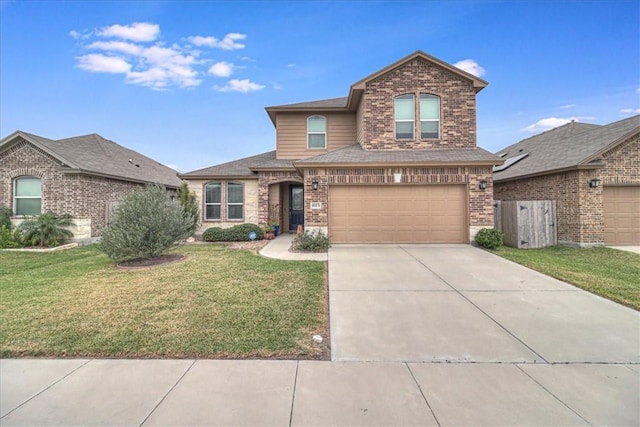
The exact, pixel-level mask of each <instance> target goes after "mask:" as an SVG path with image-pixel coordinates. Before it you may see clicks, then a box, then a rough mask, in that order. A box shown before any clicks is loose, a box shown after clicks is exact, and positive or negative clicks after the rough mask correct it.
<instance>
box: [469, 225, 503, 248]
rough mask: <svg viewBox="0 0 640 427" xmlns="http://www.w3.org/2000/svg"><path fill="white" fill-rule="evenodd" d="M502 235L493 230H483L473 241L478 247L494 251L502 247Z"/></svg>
mask: <svg viewBox="0 0 640 427" xmlns="http://www.w3.org/2000/svg"><path fill="white" fill-rule="evenodd" d="M503 238H504V234H502V232H500V231H499V230H496V229H495V228H483V229H481V230H480V231H478V234H476V238H475V241H476V243H477V244H478V245H480V246H482V247H483V248H487V249H496V248H498V247H500V246H502V243H503Z"/></svg>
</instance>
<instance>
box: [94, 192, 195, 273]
mask: <svg viewBox="0 0 640 427" xmlns="http://www.w3.org/2000/svg"><path fill="white" fill-rule="evenodd" d="M192 226H193V223H192V221H191V218H190V217H187V216H185V215H184V211H183V210H182V206H181V205H180V204H179V203H177V202H175V201H172V200H171V198H170V197H169V195H168V194H167V191H166V189H165V188H164V187H163V186H161V185H148V186H146V187H145V188H142V189H139V190H134V191H132V192H130V193H128V194H127V195H126V196H125V197H124V199H123V200H122V202H121V203H120V204H119V205H118V207H117V208H116V209H115V210H114V212H113V215H112V217H111V218H110V222H109V224H107V226H106V227H105V228H104V229H103V230H102V244H101V248H102V250H103V251H104V252H105V253H106V254H107V256H109V258H111V259H113V260H114V261H122V260H127V259H136V258H156V257H159V256H160V255H162V253H163V252H165V251H166V250H167V249H169V248H171V247H174V246H177V245H178V244H179V242H180V240H183V239H186V238H187V237H189V235H190V234H189V229H190V227H192Z"/></svg>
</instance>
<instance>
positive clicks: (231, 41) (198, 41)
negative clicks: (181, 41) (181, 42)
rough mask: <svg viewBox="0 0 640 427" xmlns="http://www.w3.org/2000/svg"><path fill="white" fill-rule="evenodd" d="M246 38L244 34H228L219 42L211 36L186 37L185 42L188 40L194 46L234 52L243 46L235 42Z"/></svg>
mask: <svg viewBox="0 0 640 427" xmlns="http://www.w3.org/2000/svg"><path fill="white" fill-rule="evenodd" d="M246 37H247V36H246V34H240V33H229V34H227V35H226V36H224V38H223V39H222V40H219V39H217V38H215V37H212V36H207V37H203V36H191V37H188V38H187V40H189V41H190V42H191V43H193V44H194V45H196V46H207V47H217V48H219V49H223V50H234V49H242V48H244V44H242V43H238V42H237V40H244V39H245V38H246Z"/></svg>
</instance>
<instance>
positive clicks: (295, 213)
mask: <svg viewBox="0 0 640 427" xmlns="http://www.w3.org/2000/svg"><path fill="white" fill-rule="evenodd" d="M299 225H304V190H303V188H302V185H290V186H289V230H290V231H295V230H297V229H298V226H299Z"/></svg>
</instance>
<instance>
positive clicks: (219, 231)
mask: <svg viewBox="0 0 640 427" xmlns="http://www.w3.org/2000/svg"><path fill="white" fill-rule="evenodd" d="M252 231H253V232H254V233H256V240H262V239H263V238H264V231H263V230H262V228H260V227H258V226H257V225H255V224H238V225H234V226H233V227H231V228H220V227H211V228H207V229H206V230H205V231H204V233H202V240H204V241H205V242H245V241H249V240H251V239H250V238H249V234H250V233H251V232H252Z"/></svg>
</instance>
